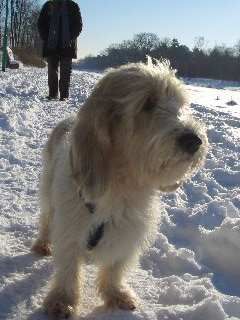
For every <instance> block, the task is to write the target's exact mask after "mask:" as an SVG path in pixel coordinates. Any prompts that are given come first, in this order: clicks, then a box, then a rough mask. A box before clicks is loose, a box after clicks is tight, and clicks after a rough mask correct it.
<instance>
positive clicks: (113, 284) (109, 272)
mask: <svg viewBox="0 0 240 320" xmlns="http://www.w3.org/2000/svg"><path fill="white" fill-rule="evenodd" d="M124 270H125V264H123V263H115V264H113V265H112V266H108V267H103V268H101V270H100V272H99V276H98V290H99V293H100V295H101V296H102V298H103V300H104V303H105V306H106V307H107V308H110V309H114V308H119V309H123V310H134V309H135V308H136V298H135V296H134V294H133V293H132V291H131V290H130V289H129V288H128V287H127V286H126V285H123V283H122V276H123V272H124Z"/></svg>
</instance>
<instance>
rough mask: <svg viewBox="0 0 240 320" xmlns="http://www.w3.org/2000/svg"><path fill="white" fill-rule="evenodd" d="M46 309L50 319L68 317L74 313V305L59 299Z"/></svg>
mask: <svg viewBox="0 0 240 320" xmlns="http://www.w3.org/2000/svg"><path fill="white" fill-rule="evenodd" d="M46 311H47V314H48V316H49V318H50V319H67V318H69V317H71V316H72V315H73V314H74V308H73V306H71V305H69V304H65V303H63V302H58V301H55V302H53V303H52V304H50V305H49V306H48V307H47V309H46Z"/></svg>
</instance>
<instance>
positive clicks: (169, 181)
mask: <svg viewBox="0 0 240 320" xmlns="http://www.w3.org/2000/svg"><path fill="white" fill-rule="evenodd" d="M186 132H193V133H195V134H196V135H197V136H198V137H200V138H201V140H202V144H201V146H200V148H199V149H198V151H197V152H195V153H194V154H192V155H189V154H188V153H187V152H185V151H183V150H182V149H181V146H179V143H178V139H179V137H180V136H181V135H183V134H184V133H186ZM207 144H208V142H207V137H206V133H205V129H204V126H203V125H202V124H200V123H199V122H197V121H196V120H194V119H193V117H192V116H191V114H190V111H189V108H188V105H187V101H186V93H185V91H184V86H183V84H182V82H181V81H180V80H178V79H177V78H176V76H175V71H174V70H171V68H170V66H169V63H168V62H167V61H162V62H159V61H155V63H153V62H152V60H151V59H149V61H148V63H147V64H143V63H137V64H128V65H125V66H122V67H120V68H117V69H111V70H110V71H109V72H107V74H106V75H105V76H103V78H102V79H101V80H100V81H99V82H98V83H97V85H96V87H95V89H94V90H93V92H92V94H91V95H90V97H89V98H88V99H87V101H86V102H85V104H84V105H83V106H82V107H81V109H80V110H79V113H78V114H77V116H76V118H75V119H68V120H65V121H63V122H61V123H60V124H59V125H58V126H57V127H56V128H55V129H54V130H53V132H52V134H51V136H50V138H49V140H48V142H47V145H46V148H45V151H44V169H43V174H42V179H41V189H40V191H41V218H40V230H39V236H38V239H37V240H36V242H35V244H34V246H33V250H34V251H35V252H37V253H40V254H43V255H49V254H51V250H50V243H52V252H53V256H54V261H55V265H56V274H55V279H54V283H53V285H52V289H51V291H50V293H49V294H48V296H47V298H46V299H45V302H44V305H45V308H46V309H47V311H48V313H49V314H51V315H55V314H60V315H63V316H67V315H69V314H71V313H72V312H74V310H75V309H76V306H77V305H78V302H79V298H80V297H79V295H80V285H81V282H82V279H81V276H80V275H81V273H80V267H81V265H82V264H83V263H84V261H85V260H86V259H90V260H91V261H92V262H94V263H96V264H97V265H99V266H100V272H99V278H98V290H99V293H100V294H101V296H102V298H103V300H104V302H105V305H106V306H108V307H119V308H122V309H127V310H131V309H134V308H135V301H134V300H135V299H134V296H133V294H131V293H130V292H129V290H128V289H126V286H124V285H123V283H122V276H123V272H124V271H125V269H126V267H127V266H128V265H129V263H130V262H132V261H134V259H135V258H136V257H138V255H139V254H140V253H141V251H142V250H143V249H144V248H146V246H147V245H148V244H149V243H150V241H151V240H153V238H154V234H155V231H156V227H157V220H158V218H159V216H160V215H161V212H160V204H159V197H158V196H156V192H157V191H158V190H160V191H173V190H175V189H176V188H177V187H179V186H180V185H181V183H182V182H183V181H185V180H186V179H187V178H189V177H190V176H191V175H192V174H193V173H194V172H195V171H196V170H197V169H198V168H199V167H200V165H201V164H202V162H203V160H204V157H205V154H206V150H207ZM87 204H91V205H92V206H93V207H94V208H95V210H94V212H93V213H92V212H91V210H89V207H88V205H87ZM101 224H104V232H103V235H102V236H100V237H99V239H98V241H97V243H95V246H94V247H93V248H91V249H89V248H88V239H89V235H90V234H92V233H94V231H93V230H95V231H96V228H97V227H98V226H99V225H101Z"/></svg>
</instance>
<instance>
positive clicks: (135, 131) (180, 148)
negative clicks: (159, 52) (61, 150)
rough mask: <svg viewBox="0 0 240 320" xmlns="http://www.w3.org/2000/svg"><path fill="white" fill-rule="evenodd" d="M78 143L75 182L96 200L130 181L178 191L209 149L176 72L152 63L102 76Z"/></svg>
mask: <svg viewBox="0 0 240 320" xmlns="http://www.w3.org/2000/svg"><path fill="white" fill-rule="evenodd" d="M72 139H73V140H72V150H73V168H74V174H75V177H76V179H77V181H79V184H80V185H82V187H84V188H85V190H87V191H86V192H87V193H88V194H89V195H91V196H92V197H98V196H100V195H101V194H102V193H103V192H104V191H105V190H106V188H108V186H110V187H114V185H117V184H119V185H120V184H121V183H122V186H124V182H125V183H126V181H128V182H129V181H130V183H131V182H132V183H133V184H135V186H136V187H137V185H139V186H150V187H151V186H152V187H154V188H157V187H158V188H159V189H160V190H162V191H172V190H174V189H176V188H177V187H178V186H179V185H180V184H181V182H182V181H184V180H186V179H187V178H188V177H189V176H191V175H192V174H193V173H194V172H195V171H196V170H197V169H198V168H199V167H200V165H201V163H202V162H203V160H204V158H205V155H206V151H207V145H208V141H207V136H206V130H205V128H204V126H203V124H202V123H199V122H198V121H196V120H195V119H194V118H193V117H192V116H191V113H190V110H189V107H188V104H187V101H186V93H185V91H184V86H183V84H182V82H181V81H180V80H178V79H177V78H176V75H175V71H174V70H172V69H171V68H170V66H169V63H168V62H167V61H162V62H159V61H156V62H155V63H154V64H153V62H152V60H151V59H149V61H148V63H147V64H144V63H136V64H127V65H125V66H122V67H120V68H117V69H111V70H109V71H108V72H107V74H106V75H105V76H103V77H102V79H101V80H100V81H99V82H98V83H97V85H96V87H95V88H94V90H93V92H92V94H91V95H90V97H89V98H88V100H87V101H86V103H85V104H84V106H83V107H82V108H81V109H80V111H79V114H78V119H77V122H76V126H75V128H74V131H73V137H72Z"/></svg>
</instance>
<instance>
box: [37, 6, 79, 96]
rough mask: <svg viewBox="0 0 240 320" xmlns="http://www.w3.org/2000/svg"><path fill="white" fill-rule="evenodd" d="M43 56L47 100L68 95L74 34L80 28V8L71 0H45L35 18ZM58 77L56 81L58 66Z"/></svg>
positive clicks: (76, 35)
mask: <svg viewBox="0 0 240 320" xmlns="http://www.w3.org/2000/svg"><path fill="white" fill-rule="evenodd" d="M38 30H39V34H40V37H41V39H42V40H43V57H44V58H47V63H48V87H49V95H48V99H49V100H51V99H56V98H58V91H59V92H60V100H61V101H64V100H66V99H67V98H68V97H69V86H70V77H71V70H72V59H74V58H77V37H78V36H79V34H80V33H81V31H82V17H81V12H80V8H79V6H78V4H77V3H75V2H74V1H72V0H50V1H47V2H46V3H45V4H44V5H43V7H42V9H41V12H40V15H39V18H38ZM59 66H60V79H59V81H58V68H59Z"/></svg>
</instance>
